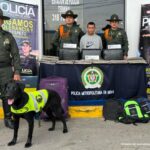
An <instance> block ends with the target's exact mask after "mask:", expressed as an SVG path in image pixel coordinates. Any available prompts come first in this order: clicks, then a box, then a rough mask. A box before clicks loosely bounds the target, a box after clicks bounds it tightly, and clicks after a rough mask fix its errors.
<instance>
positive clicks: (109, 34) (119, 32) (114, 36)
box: [104, 14, 128, 59]
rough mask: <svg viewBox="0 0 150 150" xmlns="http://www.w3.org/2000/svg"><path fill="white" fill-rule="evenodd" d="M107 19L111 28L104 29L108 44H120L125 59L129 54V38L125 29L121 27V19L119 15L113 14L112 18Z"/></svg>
mask: <svg viewBox="0 0 150 150" xmlns="http://www.w3.org/2000/svg"><path fill="white" fill-rule="evenodd" d="M106 21H109V22H110V26H111V27H110V28H106V30H105V31H104V38H105V40H106V45H107V46H108V45H113V44H114V45H120V48H121V49H122V50H123V56H124V59H127V56H128V39H127V35H126V32H125V30H124V29H121V28H119V21H122V20H121V19H119V17H118V15H116V14H113V15H112V16H111V17H110V19H107V20H106Z"/></svg>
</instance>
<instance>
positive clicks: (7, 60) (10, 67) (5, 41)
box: [0, 9, 21, 129]
mask: <svg viewBox="0 0 150 150" xmlns="http://www.w3.org/2000/svg"><path fill="white" fill-rule="evenodd" d="M9 19H10V18H9V17H7V16H4V15H3V12H2V10H1V9H0V98H1V99H2V104H3V109H4V123H5V126H6V127H8V128H11V129H12V128H13V127H14V126H13V121H12V118H11V112H10V107H9V105H8V102H7V99H6V97H5V87H6V85H7V83H8V82H9V81H10V80H12V79H13V80H20V71H21V67H20V56H19V50H18V47H17V44H16V41H15V39H14V37H13V36H12V34H11V33H9V32H7V31H4V30H3V29H2V24H3V23H4V20H9Z"/></svg>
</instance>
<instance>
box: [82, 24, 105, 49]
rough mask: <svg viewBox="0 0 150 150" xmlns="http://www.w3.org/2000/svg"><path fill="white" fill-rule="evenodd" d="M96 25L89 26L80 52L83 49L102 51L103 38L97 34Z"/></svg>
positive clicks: (83, 37)
mask: <svg viewBox="0 0 150 150" xmlns="http://www.w3.org/2000/svg"><path fill="white" fill-rule="evenodd" d="M95 31H96V25H95V23H94V22H89V23H88V24H87V33H86V34H85V35H84V36H82V38H81V40H80V50H82V49H102V48H103V45H102V40H101V37H100V36H98V35H97V34H96V33H95Z"/></svg>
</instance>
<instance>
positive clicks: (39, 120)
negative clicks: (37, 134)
mask: <svg viewBox="0 0 150 150" xmlns="http://www.w3.org/2000/svg"><path fill="white" fill-rule="evenodd" d="M41 112H42V108H40V113H41ZM38 126H39V128H40V127H41V117H40V115H39V119H38Z"/></svg>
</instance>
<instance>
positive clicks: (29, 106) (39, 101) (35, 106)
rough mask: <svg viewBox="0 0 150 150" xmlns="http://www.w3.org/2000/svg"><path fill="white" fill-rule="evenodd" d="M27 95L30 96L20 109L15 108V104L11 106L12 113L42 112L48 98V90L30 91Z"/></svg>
mask: <svg viewBox="0 0 150 150" xmlns="http://www.w3.org/2000/svg"><path fill="white" fill-rule="evenodd" d="M27 95H28V97H29V99H28V102H27V103H26V104H25V105H24V106H23V107H22V108H20V109H15V108H14V107H13V106H11V112H12V113H15V114H23V113H27V112H31V111H34V112H36V113H37V112H40V111H41V110H42V108H44V106H45V104H46V102H47V100H48V91H47V90H39V91H34V92H28V93H27Z"/></svg>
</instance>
